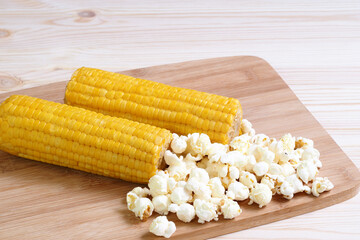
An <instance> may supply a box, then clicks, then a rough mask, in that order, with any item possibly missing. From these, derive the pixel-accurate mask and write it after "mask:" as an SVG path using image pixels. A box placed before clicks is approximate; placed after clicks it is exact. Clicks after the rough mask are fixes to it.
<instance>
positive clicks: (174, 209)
mask: <svg viewBox="0 0 360 240" xmlns="http://www.w3.org/2000/svg"><path fill="white" fill-rule="evenodd" d="M178 210H179V205H177V204H176V203H172V204H170V205H169V207H168V211H169V212H172V213H176V212H177V211H178Z"/></svg>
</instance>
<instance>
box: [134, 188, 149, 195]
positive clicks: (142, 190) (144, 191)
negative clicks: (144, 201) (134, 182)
mask: <svg viewBox="0 0 360 240" xmlns="http://www.w3.org/2000/svg"><path fill="white" fill-rule="evenodd" d="M131 192H132V193H135V194H136V195H137V196H138V197H146V196H148V195H150V190H149V189H148V188H146V187H145V188H142V187H136V188H134V189H133V190H131Z"/></svg>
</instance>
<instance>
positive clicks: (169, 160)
mask: <svg viewBox="0 0 360 240" xmlns="http://www.w3.org/2000/svg"><path fill="white" fill-rule="evenodd" d="M164 159H165V162H166V164H167V165H169V166H176V165H180V164H181V163H182V161H183V156H180V157H178V156H177V155H176V154H175V153H172V152H171V151H169V150H166V151H165V154H164Z"/></svg>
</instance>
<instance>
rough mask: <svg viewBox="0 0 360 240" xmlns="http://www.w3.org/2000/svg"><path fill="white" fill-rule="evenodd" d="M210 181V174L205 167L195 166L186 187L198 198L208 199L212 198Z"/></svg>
mask: <svg viewBox="0 0 360 240" xmlns="http://www.w3.org/2000/svg"><path fill="white" fill-rule="evenodd" d="M208 182H209V174H208V173H207V172H206V170H205V169H202V168H193V169H192V170H191V172H190V176H189V179H188V182H187V183H186V186H185V187H186V189H187V190H188V191H192V192H194V193H195V195H196V196H195V197H196V198H200V199H204V200H206V199H210V198H211V189H210V187H209V186H207V184H208Z"/></svg>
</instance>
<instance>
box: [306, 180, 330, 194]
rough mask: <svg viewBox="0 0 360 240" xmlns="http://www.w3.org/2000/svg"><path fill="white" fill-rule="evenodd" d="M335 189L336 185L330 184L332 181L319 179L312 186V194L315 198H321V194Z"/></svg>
mask: <svg viewBox="0 0 360 240" xmlns="http://www.w3.org/2000/svg"><path fill="white" fill-rule="evenodd" d="M333 188H334V185H333V184H332V182H330V180H329V179H328V178H327V177H325V178H322V177H317V178H316V179H315V181H314V182H313V184H312V187H311V193H312V194H313V195H314V196H315V197H319V196H320V194H321V193H323V192H325V191H330V190H331V189H333Z"/></svg>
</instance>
